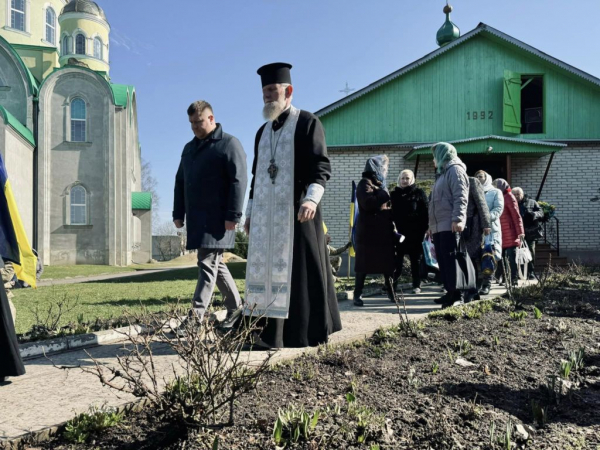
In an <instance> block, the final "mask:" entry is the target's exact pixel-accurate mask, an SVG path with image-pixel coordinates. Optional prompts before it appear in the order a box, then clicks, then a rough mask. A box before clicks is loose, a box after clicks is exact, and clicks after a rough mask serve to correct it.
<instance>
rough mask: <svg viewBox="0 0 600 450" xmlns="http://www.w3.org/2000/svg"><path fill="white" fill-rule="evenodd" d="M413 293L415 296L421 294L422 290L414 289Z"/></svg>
mask: <svg viewBox="0 0 600 450" xmlns="http://www.w3.org/2000/svg"><path fill="white" fill-rule="evenodd" d="M412 293H413V294H420V293H421V288H414V289H413V290H412Z"/></svg>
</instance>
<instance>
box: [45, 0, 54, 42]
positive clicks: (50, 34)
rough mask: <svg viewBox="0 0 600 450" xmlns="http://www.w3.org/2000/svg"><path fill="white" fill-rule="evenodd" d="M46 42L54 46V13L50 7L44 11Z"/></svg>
mask: <svg viewBox="0 0 600 450" xmlns="http://www.w3.org/2000/svg"><path fill="white" fill-rule="evenodd" d="M46 42H50V43H51V44H54V45H56V13H55V12H54V10H53V9H52V8H50V7H48V8H47V9H46Z"/></svg>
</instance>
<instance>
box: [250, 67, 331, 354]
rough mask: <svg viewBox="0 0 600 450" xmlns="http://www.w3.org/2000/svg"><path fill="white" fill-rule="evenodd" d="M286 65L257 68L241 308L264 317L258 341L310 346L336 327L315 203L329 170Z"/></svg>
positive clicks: (315, 122) (320, 136)
mask: <svg viewBox="0 0 600 450" xmlns="http://www.w3.org/2000/svg"><path fill="white" fill-rule="evenodd" d="M291 67H292V66H291V65H290V64H286V63H274V64H268V65H266V66H263V67H261V68H260V69H259V70H258V74H259V75H260V76H261V83H262V88H263V89H262V91H263V100H264V106H263V115H264V117H265V119H267V123H265V124H264V125H263V126H262V127H260V129H259V130H258V133H257V134H256V140H255V145H254V164H253V166H252V183H251V187H250V200H249V202H248V208H247V210H246V217H247V219H246V224H245V228H246V231H247V232H248V233H249V234H250V246H249V251H248V265H247V269H246V305H247V308H248V311H246V314H248V315H255V316H259V315H263V316H264V317H265V318H266V320H263V325H264V328H263V331H262V333H261V335H260V339H258V340H257V341H256V343H257V344H259V345H260V346H263V347H278V348H279V347H306V346H316V345H319V344H322V343H325V342H327V339H328V336H329V334H331V333H333V332H335V331H338V330H341V328H342V325H341V320H340V315H339V311H338V306H337V298H336V295H335V288H334V283H333V277H332V274H331V265H330V262H329V257H328V255H327V248H326V245H325V236H324V232H323V219H322V216H321V207H320V206H319V203H320V201H321V197H322V195H323V192H324V191H325V186H326V183H327V180H329V177H330V174H331V166H330V163H329V157H328V156H327V145H326V144H325V133H324V131H323V126H322V125H321V122H320V121H319V119H318V118H317V117H316V116H315V115H314V114H311V113H310V112H308V111H303V110H299V109H297V108H295V107H294V106H293V105H292V104H291V103H292V93H293V87H292V84H291V75H290V69H291Z"/></svg>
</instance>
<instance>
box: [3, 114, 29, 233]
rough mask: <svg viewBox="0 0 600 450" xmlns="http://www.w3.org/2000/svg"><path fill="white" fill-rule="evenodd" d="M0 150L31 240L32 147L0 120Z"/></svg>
mask: <svg viewBox="0 0 600 450" xmlns="http://www.w3.org/2000/svg"><path fill="white" fill-rule="evenodd" d="M0 136H1V137H0V150H1V151H2V157H3V158H4V164H5V165H6V171H7V172H8V179H9V181H10V185H11V187H12V191H13V193H14V196H15V202H16V203H17V208H18V209H19V215H20V216H21V221H22V222H23V226H24V228H25V232H26V233H27V237H28V238H29V242H30V243H31V242H33V240H32V239H33V194H32V187H33V147H32V146H31V144H30V143H28V142H26V141H25V140H24V139H23V138H21V136H19V135H18V134H17V133H16V132H15V131H14V130H13V129H12V128H10V127H7V126H5V125H4V124H3V123H2V121H1V120H0Z"/></svg>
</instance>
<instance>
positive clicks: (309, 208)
mask: <svg viewBox="0 0 600 450" xmlns="http://www.w3.org/2000/svg"><path fill="white" fill-rule="evenodd" d="M316 213H317V204H316V203H314V202H311V201H310V200H307V201H305V202H304V203H302V205H300V210H299V211H298V220H299V221H300V223H304V222H308V221H309V220H313V219H314V218H315V214H316Z"/></svg>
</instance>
